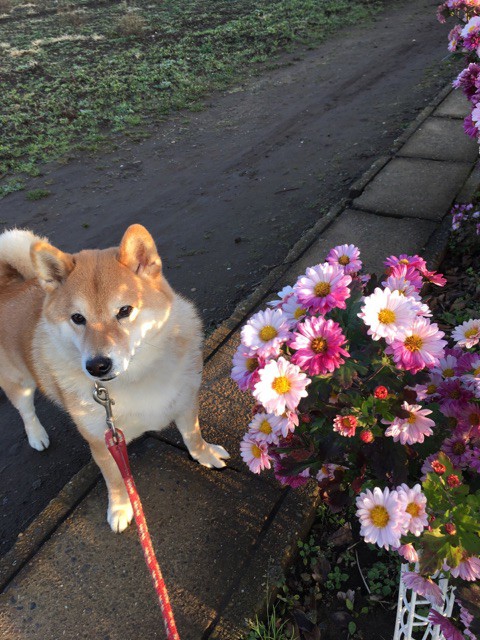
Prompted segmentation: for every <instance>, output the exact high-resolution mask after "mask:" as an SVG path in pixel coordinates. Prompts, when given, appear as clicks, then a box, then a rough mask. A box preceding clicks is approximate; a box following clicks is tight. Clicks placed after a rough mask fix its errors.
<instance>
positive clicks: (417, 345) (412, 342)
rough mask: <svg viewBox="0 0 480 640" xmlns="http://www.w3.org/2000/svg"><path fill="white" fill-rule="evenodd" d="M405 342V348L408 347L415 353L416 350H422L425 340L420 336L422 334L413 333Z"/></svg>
mask: <svg viewBox="0 0 480 640" xmlns="http://www.w3.org/2000/svg"><path fill="white" fill-rule="evenodd" d="M403 344H404V346H405V349H408V350H409V351H411V352H412V353H413V352H414V351H420V349H421V348H422V345H423V340H422V339H421V338H420V336H415V335H413V336H408V338H407V339H406V340H405V342H404V343H403Z"/></svg>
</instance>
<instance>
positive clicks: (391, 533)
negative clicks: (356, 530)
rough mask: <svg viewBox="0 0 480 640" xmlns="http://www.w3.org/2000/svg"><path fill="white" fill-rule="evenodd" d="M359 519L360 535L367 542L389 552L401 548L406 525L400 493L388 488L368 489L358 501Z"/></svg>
mask: <svg viewBox="0 0 480 640" xmlns="http://www.w3.org/2000/svg"><path fill="white" fill-rule="evenodd" d="M356 503H357V507H358V508H357V517H358V518H359V520H360V524H361V529H360V535H361V536H363V537H364V538H365V542H370V543H372V544H378V546H379V547H383V548H384V549H386V550H387V551H388V549H389V548H390V547H394V548H396V547H399V546H400V537H401V535H402V530H403V528H404V523H405V511H403V509H402V508H401V505H400V501H399V498H398V493H397V492H396V491H390V490H389V489H388V487H385V489H384V490H383V492H382V490H381V489H380V488H379V487H375V488H374V490H373V492H372V491H370V489H367V490H366V491H365V492H363V493H361V494H360V495H359V496H358V498H357V500H356Z"/></svg>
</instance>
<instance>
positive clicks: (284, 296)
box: [267, 285, 293, 309]
mask: <svg viewBox="0 0 480 640" xmlns="http://www.w3.org/2000/svg"><path fill="white" fill-rule="evenodd" d="M292 294H293V287H291V286H290V285H287V286H286V287H283V289H282V290H281V291H279V292H278V293H277V296H278V298H276V299H275V300H270V301H269V302H267V305H268V306H269V307H273V308H274V309H280V308H281V307H282V305H283V304H284V303H285V302H286V301H287V300H288V299H289V297H290V296H291V295H292Z"/></svg>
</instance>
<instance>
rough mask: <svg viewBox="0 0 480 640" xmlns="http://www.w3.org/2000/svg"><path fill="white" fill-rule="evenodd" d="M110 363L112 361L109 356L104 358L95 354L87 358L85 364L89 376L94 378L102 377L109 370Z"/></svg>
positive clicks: (111, 363)
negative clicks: (89, 358) (93, 356)
mask: <svg viewBox="0 0 480 640" xmlns="http://www.w3.org/2000/svg"><path fill="white" fill-rule="evenodd" d="M112 365H113V362H112V361H111V360H110V358H105V357H104V356H95V358H92V359H91V360H87V362H86V364H85V366H86V368H87V371H88V373H89V374H90V375H91V376H95V378H102V377H103V376H106V375H107V373H108V372H109V371H110V370H111V368H112Z"/></svg>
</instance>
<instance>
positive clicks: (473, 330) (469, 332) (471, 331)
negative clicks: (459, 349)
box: [465, 325, 479, 338]
mask: <svg viewBox="0 0 480 640" xmlns="http://www.w3.org/2000/svg"><path fill="white" fill-rule="evenodd" d="M478 331H479V327H477V326H476V325H473V327H472V328H471V329H467V331H465V338H473V336H476V335H477V333H478Z"/></svg>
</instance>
